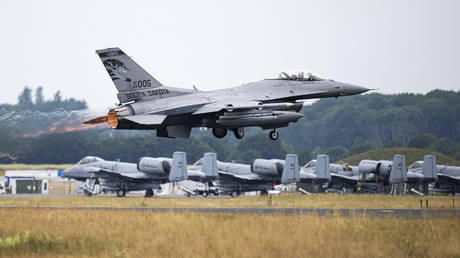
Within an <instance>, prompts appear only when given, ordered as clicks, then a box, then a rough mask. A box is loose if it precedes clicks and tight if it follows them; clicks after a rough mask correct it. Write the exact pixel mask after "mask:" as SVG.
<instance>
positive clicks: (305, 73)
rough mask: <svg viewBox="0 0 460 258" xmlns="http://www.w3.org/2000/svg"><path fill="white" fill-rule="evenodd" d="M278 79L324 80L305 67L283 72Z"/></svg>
mask: <svg viewBox="0 0 460 258" xmlns="http://www.w3.org/2000/svg"><path fill="white" fill-rule="evenodd" d="M273 79H276V80H289V81H324V79H323V78H321V77H320V76H318V75H317V74H315V73H313V72H312V71H309V70H305V69H297V70H289V71H284V72H281V73H280V74H279V75H278V78H273Z"/></svg>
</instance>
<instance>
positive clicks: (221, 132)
mask: <svg viewBox="0 0 460 258" xmlns="http://www.w3.org/2000/svg"><path fill="white" fill-rule="evenodd" d="M212 134H213V135H214V136H215V137H216V138H224V137H225V135H227V129H225V128H218V127H216V128H212Z"/></svg>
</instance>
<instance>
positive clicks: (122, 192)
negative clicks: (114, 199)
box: [117, 189, 126, 197]
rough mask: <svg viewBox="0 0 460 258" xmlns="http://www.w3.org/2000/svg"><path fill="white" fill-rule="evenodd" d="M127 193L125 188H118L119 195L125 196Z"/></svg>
mask: <svg viewBox="0 0 460 258" xmlns="http://www.w3.org/2000/svg"><path fill="white" fill-rule="evenodd" d="M125 195H126V191H125V189H118V190H117V196H118V197H123V196H125Z"/></svg>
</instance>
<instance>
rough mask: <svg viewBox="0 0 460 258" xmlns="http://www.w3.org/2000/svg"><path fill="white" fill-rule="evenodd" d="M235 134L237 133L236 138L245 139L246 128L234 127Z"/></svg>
mask: <svg viewBox="0 0 460 258" xmlns="http://www.w3.org/2000/svg"><path fill="white" fill-rule="evenodd" d="M233 134H234V135H235V137H236V139H243V137H244V128H243V127H237V128H235V129H233Z"/></svg>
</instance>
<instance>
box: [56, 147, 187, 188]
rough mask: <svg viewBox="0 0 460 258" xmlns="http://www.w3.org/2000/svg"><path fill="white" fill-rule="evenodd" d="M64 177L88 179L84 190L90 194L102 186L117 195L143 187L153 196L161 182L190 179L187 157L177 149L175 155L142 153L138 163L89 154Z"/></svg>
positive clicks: (69, 169)
mask: <svg viewBox="0 0 460 258" xmlns="http://www.w3.org/2000/svg"><path fill="white" fill-rule="evenodd" d="M64 177H68V178H74V179H75V180H79V181H86V184H85V194H86V195H89V196H91V195H92V194H96V193H98V192H99V189H102V190H104V191H115V192H116V193H117V196H118V197H123V196H125V194H126V192H127V191H140V190H145V191H146V196H152V195H153V189H158V188H159V185H160V184H161V183H167V182H178V181H182V180H186V179H187V158H186V155H185V153H184V152H174V154H173V158H172V159H170V158H150V157H143V158H140V159H139V161H138V163H137V164H136V163H126V162H119V161H106V160H103V159H101V158H98V157H91V156H88V157H85V158H83V159H82V160H80V161H79V162H78V163H77V164H75V165H74V166H73V167H71V168H68V169H66V170H65V171H64Z"/></svg>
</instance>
